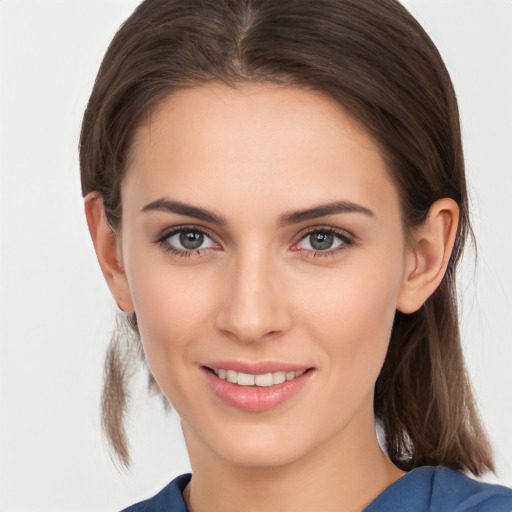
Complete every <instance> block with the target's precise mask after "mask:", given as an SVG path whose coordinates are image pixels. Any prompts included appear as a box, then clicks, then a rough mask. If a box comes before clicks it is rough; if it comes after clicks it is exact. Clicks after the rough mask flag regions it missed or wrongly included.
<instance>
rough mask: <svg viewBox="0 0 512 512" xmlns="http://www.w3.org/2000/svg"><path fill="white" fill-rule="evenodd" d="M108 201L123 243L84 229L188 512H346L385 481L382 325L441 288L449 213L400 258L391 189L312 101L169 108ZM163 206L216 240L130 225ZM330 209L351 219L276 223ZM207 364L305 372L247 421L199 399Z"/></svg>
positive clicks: (282, 97) (187, 95)
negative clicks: (377, 419)
mask: <svg viewBox="0 0 512 512" xmlns="http://www.w3.org/2000/svg"><path fill="white" fill-rule="evenodd" d="M121 192H122V202H123V208H122V219H123V220H122V228H121V232H120V234H119V235H118V236H117V237H114V236H113V234H112V232H111V230H110V229H109V227H108V226H107V225H106V223H105V221H104V217H103V212H102V202H101V198H100V197H98V196H97V195H96V194H91V195H89V196H88V197H87V198H86V212H87V217H88V221H89V227H90V230H91V235H92V238H93V241H94V243H95V247H96V251H97V254H98V259H99V262H100V265H101V267H102V270H103V272H104V275H105V277H106V279H107V282H108V284H109V286H110V288H111V290H112V293H113V295H114V298H115V299H116V301H117V303H118V305H119V307H120V308H121V309H123V310H124V311H128V312H132V311H135V312H136V314H137V319H138V323H139V328H140V331H141V337H142V342H143V346H144V351H145V355H146V358H147V361H148V364H149V367H150V369H151V372H152V373H153V375H154V377H155V379H156V381H157V383H158V384H159V386H160V389H161V390H162V392H163V393H164V394H165V395H166V396H167V398H168V399H169V401H170V402H171V403H172V405H173V407H174V408H175V409H176V410H177V411H178V413H179V415H180V417H181V420H182V426H183V431H184V434H185V439H186V442H187V447H188V450H189V454H190V459H191V464H192V469H193V479H192V481H191V483H190V485H189V486H188V487H187V489H186V492H185V494H184V496H185V499H186V502H187V506H188V507H189V509H190V510H191V511H193V512H203V511H206V510H208V511H210V512H216V511H221V510H222V511H223V512H226V511H227V512H229V511H231V510H233V511H234V510H237V511H238V510H245V511H252V510H254V511H260V510H262V507H265V509H264V510H267V511H269V510H270V511H272V510H276V511H277V510H294V511H298V512H300V511H308V512H310V511H311V510H325V511H331V510H332V511H335V510H336V511H360V510H362V509H363V508H364V507H365V506H366V505H368V504H369V503H370V502H371V501H372V500H373V499H374V498H375V497H376V496H377V495H378V494H379V493H380V492H382V491H383V490H384V489H385V488H386V487H387V486H389V485H390V484H391V483H393V482H394V481H396V480H397V479H398V478H400V476H402V475H403V472H401V471H400V470H398V469H397V468H396V467H395V466H394V465H393V464H391V462H390V461H389V460H388V459H387V458H386V456H385V455H384V454H383V452H382V451H381V449H380V447H379V445H378V443H377V439H376V435H375V427H374V416H373V390H374V385H375V381H376V379H377V376H378V374H379V371H380V369H381V367H382V364H383V361H384V357H385V355H386V350H387V347H388V343H389V337H390V332H391V328H392V324H393V319H394V315H395V311H396V310H397V309H398V310H400V311H402V312H405V313H409V312H412V311H415V310H416V309H417V308H419V307H420V306H421V304H423V302H424V301H425V300H426V298H427V297H428V296H429V295H430V294H431V293H432V292H433V291H434V290H435V288H436V287H437V285H438V284H439V282H440V281H441V279H442V277H443V275H444V272H445V270H446V265H447V263H448V258H449V255H450V253H451V249H452V247H453V242H454V238H455V232H456V226H457V221H458V209H457V205H456V204H455V203H454V202H453V201H451V200H449V199H442V200H441V201H438V202H437V203H435V204H434V205H433V206H432V208H431V210H430V214H429V217H428V219H427V221H426V222H425V225H424V226H421V228H419V229H417V230H415V231H414V233H413V236H412V237H411V240H412V242H411V243H406V236H405V233H404V229H403V223H402V218H401V211H400V198H399V196H398V192H397V189H396V187H395V185H394V184H393V182H392V181H391V179H390V177H389V173H388V171H387V169H386V166H385V163H384V160H383V158H382V155H381V153H380V151H379V150H378V147H377V145H376V144H375V142H374V141H373V139H372V138H371V136H370V135H369V134H368V132H367V131H366V130H365V128H364V127H363V126H362V125H361V124H360V123H359V122H358V121H356V120H355V119H353V118H352V117H350V116H349V115H348V114H347V113H346V112H345V111H344V110H343V109H342V108H341V107H340V106H339V105H338V104H337V103H335V102H334V101H332V100H331V99H329V98H326V97H325V96H323V95H320V94H318V93H313V92H311V91H305V90H302V89H297V88H283V87H276V86H270V85H244V86H241V87H239V88H237V89H234V88H229V87H227V86H225V85H220V84H213V85H208V86H201V87H196V88H191V89H187V90H183V91H180V92H178V93H176V94H174V95H173V96H171V97H170V98H168V100H166V101H165V102H164V103H163V104H162V105H160V107H159V108H158V109H157V110H156V111H155V112H153V113H152V115H151V117H150V119H149V121H148V122H146V123H145V124H143V125H142V126H140V127H139V129H138V131H137V133H136V137H135V140H134V145H133V153H132V158H131V160H130V163H129V167H128V169H127V174H126V176H125V178H124V180H123V183H122V190H121ZM161 199H166V200H173V201H180V202H182V203H187V204H190V205H193V206H196V207H200V208H203V209H205V210H207V211H209V212H212V213H214V214H215V215H217V216H218V217H222V218H223V219H224V223H223V224H222V225H220V224H217V223H215V222H212V221H211V220H204V219H201V220H200V219H198V218H195V217H194V216H191V215H187V214H183V213H181V214H178V213H175V212H170V211H163V210H161V209H150V210H146V211H144V208H145V207H147V205H149V204H151V203H153V202H154V201H157V200H161ZM334 201H345V202H349V203H350V204H355V205H359V206H360V207H363V208H364V209H365V211H350V212H338V213H331V214H325V215H322V216H317V217H315V218H309V219H302V220H298V222H294V223H292V224H286V225H282V224H280V222H279V220H280V218H282V216H283V215H284V214H288V213H290V212H296V211H302V210H305V209H310V208H313V207H316V206H318V205H321V204H325V203H331V202H334ZM366 210H367V211H366ZM369 212H371V213H369ZM180 226H181V227H186V228H187V229H188V230H189V231H194V229H196V230H197V229H200V230H202V231H204V232H206V233H207V234H208V237H206V238H204V244H203V245H202V246H201V248H200V250H199V251H197V250H195V251H194V250H189V249H186V248H185V247H183V246H180V242H179V236H173V237H171V238H169V237H167V238H166V239H165V236H164V235H166V234H167V235H168V232H169V229H170V228H175V227H180ZM326 229H334V230H336V231H337V232H339V234H340V235H341V237H339V235H338V234H336V235H334V238H333V239H332V241H333V246H332V248H328V249H325V250H318V249H315V247H316V246H315V247H314V246H313V245H312V238H311V236H310V235H311V232H313V233H316V234H317V235H318V234H319V232H320V233H325V230H326ZM322 230H323V231H322ZM308 234H309V235H308ZM163 238H164V239H165V240H163ZM313 241H314V240H313ZM169 247H174V248H175V249H178V250H181V251H182V252H183V251H184V252H186V253H187V254H186V255H185V256H184V255H183V254H182V255H180V256H179V255H176V254H174V253H172V252H170V251H169V250H168V249H169ZM219 360H238V361H246V362H258V361H281V362H287V363H293V364H300V365H305V366H306V367H308V368H312V370H311V376H310V377H309V378H308V381H307V383H306V385H305V386H304V388H303V389H302V390H301V391H300V392H299V393H298V394H297V395H295V396H293V397H292V398H291V399H289V400H288V401H286V402H285V403H283V404H281V405H279V406H277V407H275V408H273V409H271V410H268V411H265V412H248V411H243V410H239V409H237V408H234V407H232V406H230V405H227V404H225V403H224V402H222V401H221V400H219V398H218V397H217V396H216V395H215V394H214V393H213V392H212V390H211V389H210V387H209V386H208V384H207V382H206V379H205V377H204V369H203V365H204V364H205V362H206V361H219ZM313 489H314V491H312V490H313Z"/></svg>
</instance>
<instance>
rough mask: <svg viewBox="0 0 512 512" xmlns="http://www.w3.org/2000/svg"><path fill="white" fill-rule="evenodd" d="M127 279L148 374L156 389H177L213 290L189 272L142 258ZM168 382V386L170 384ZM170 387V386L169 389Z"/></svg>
mask: <svg viewBox="0 0 512 512" xmlns="http://www.w3.org/2000/svg"><path fill="white" fill-rule="evenodd" d="M130 269H131V271H130V273H129V276H128V277H129V282H130V289H131V292H132V299H133V303H134V306H135V313H136V315H137V321H138V326H139V331H140V335H141V339H142V344H143V347H144V353H145V356H146V360H147V362H148V365H149V368H150V369H151V372H152V374H153V376H154V377H155V379H156V381H157V382H158V383H159V385H160V387H161V389H162V390H163V391H164V392H167V391H168V389H172V387H173V385H174V386H176V385H178V384H179V383H178V381H179V376H180V372H182V371H184V370H185V369H186V368H187V366H188V365H189V364H190V361H191V358H192V354H193V353H194V350H195V346H196V344H197V343H198V342H199V340H201V339H203V338H204V335H203V334H202V333H204V331H205V330H206V329H207V328H208V325H209V321H210V319H211V310H212V308H213V306H214V303H213V301H214V297H215V293H214V290H212V288H213V285H212V284H211V283H208V282H205V280H204V279H201V280H200V279H198V277H197V272H196V275H195V276H194V274H193V273H191V272H190V269H185V268H184V267H183V268H181V269H180V268H179V267H178V268H176V267H174V268H173V267H172V266H170V265H166V264H162V263H160V264H158V265H157V264H155V262H152V261H150V260H149V259H147V258H144V256H143V255H142V256H141V257H139V258H134V259H132V265H131V267H130ZM171 381H173V382H172V383H171ZM169 384H171V385H169Z"/></svg>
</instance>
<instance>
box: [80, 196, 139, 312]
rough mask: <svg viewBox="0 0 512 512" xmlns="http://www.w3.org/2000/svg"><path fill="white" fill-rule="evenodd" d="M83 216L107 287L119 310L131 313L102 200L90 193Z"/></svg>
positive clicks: (126, 282) (124, 279)
mask: <svg viewBox="0 0 512 512" xmlns="http://www.w3.org/2000/svg"><path fill="white" fill-rule="evenodd" d="M84 206H85V215H86V218H87V225H88V226H89V233H90V235H91V238H92V242H93V244H94V250H95V251H96V257H97V258H98V263H99V264H100V267H101V271H102V273H103V276H104V277H105V280H106V281H107V284H108V287H109V288H110V291H111V293H112V295H113V297H114V300H115V301H116V303H117V305H118V307H119V309H121V310H122V311H124V312H126V313H133V311H134V307H133V302H132V299H131V293H130V287H129V285H128V280H127V278H126V274H125V272H124V268H123V265H122V262H121V251H120V247H119V240H118V238H117V237H116V235H115V233H114V231H113V230H112V228H111V227H110V226H109V224H108V222H107V220H106V218H105V212H104V207H103V198H102V197H101V195H100V194H99V193H97V192H91V193H89V194H87V196H85V199H84Z"/></svg>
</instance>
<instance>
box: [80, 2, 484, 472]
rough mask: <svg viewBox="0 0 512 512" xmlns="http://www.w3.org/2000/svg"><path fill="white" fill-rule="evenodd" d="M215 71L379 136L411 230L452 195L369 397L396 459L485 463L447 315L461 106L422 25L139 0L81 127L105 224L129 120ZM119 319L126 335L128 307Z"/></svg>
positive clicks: (331, 6) (110, 382)
mask: <svg viewBox="0 0 512 512" xmlns="http://www.w3.org/2000/svg"><path fill="white" fill-rule="evenodd" d="M212 81H220V82H224V83H227V84H229V85H231V86H233V87H236V85H237V84H239V83H242V82H252V83H255V82H256V83H274V84H282V85H283V86H299V87H304V88H308V89H312V90H316V91H321V92H322V93H324V94H326V95H328V96H330V97H332V98H334V99H335V100H336V101H338V102H339V103H340V104H341V105H343V107H344V108H345V109H346V110H347V111H348V112H350V113H351V114H352V115H353V116H355V117H356V118H357V119H359V120H360V121H361V122H362V123H363V124H364V125H365V126H366V127H367V129H368V130H369V131H370V132H371V133H372V135H373V137H374V138H375V140H376V141H377V143H378V144H379V145H380V148H381V150H382V153H383V155H384V157H385V158H386V161H387V164H388V169H389V172H390V174H391V176H392V177H393V179H394V180H395V183H396V185H397V187H398V190H399V192H400V196H401V203H402V214H403V221H404V225H405V226H406V229H408V230H410V229H412V228H413V227H414V226H418V225H419V224H421V223H422V222H423V221H424V220H425V218H426V215H427V212H428V210H429V207H430V206H431V205H432V203H434V202H435V201H436V200H437V199H440V198H442V197H449V198H452V199H454V200H455V201H456V202H457V203H458V205H459V207H460V211H461V219H460V224H459V229H458V236H457V241H456V246H455V249H454V251H453V254H452V258H451V260H450V265H449V268H448V271H447V273H446V275H445V277H444V280H443V281H442V283H441V285H440V286H439V288H438V289H437V290H436V291H435V292H434V294H433V295H432V296H431V297H430V298H429V299H428V300H427V302H426V303H425V304H424V305H423V307H422V308H421V309H420V310H418V311H417V312H415V313H412V314H409V315H404V314H401V313H398V312H397V314H396V317H395V321H394V326H393V331H392V335H391V340H390V345H389V350H388V354H387V357H386V360H385V362H384V366H383V368H382V371H381V373H380V375H379V377H378V380H377V383H376V387H375V401H374V408H375V415H376V418H377V419H378V420H379V421H380V422H381V424H382V426H383V429H384V436H385V437H384V439H385V441H384V442H385V447H386V449H387V452H388V454H389V456H390V458H391V460H392V461H393V462H394V463H395V464H396V465H397V466H398V467H400V468H402V469H405V470H408V469H411V468H413V467H416V466H421V465H427V464H432V465H438V464H442V465H446V466H449V467H451V468H454V469H459V470H465V471H470V472H472V473H474V474H475V475H478V474H481V473H482V472H483V471H485V470H487V469H491V470H492V469H493V460H492V455H491V450H490V446H489V443H488V441H487V437H486V435H485V432H484V430H483V428H482V425H481V422H480V420H479V417H478V413H477V410H476V407H475V403H474V399H473V396H472V392H471V387H470V384H469V380H468V377H467V374H466V369H465V365H464V360H463V354H462V349H461V343H460V336H459V326H458V313H457V296H456V289H455V268H456V265H457V263H458V261H459V259H460V256H461V251H462V248H463V245H464V241H465V239H466V237H467V235H468V233H470V232H471V230H470V225H469V218H468V199H467V191H466V182H465V174H464V161H463V154H462V143H461V133H460V126H459V114H458V107H457V101H456V97H455V93H454V90H453V86H452V83H451V80H450V77H449V75H448V72H447V70H446V68H445V66H444V64H443V61H442V59H441V57H440V55H439V53H438V51H437V49H436V47H435V45H434V44H433V42H432V41H431V40H430V38H429V37H428V35H427V34H426V33H425V31H424V30H423V29H422V27H421V26H420V25H419V24H418V23H417V21H416V20H415V19H414V18H413V17H412V16H411V15H410V14H409V13H408V12H407V10H406V9H405V8H404V7H403V6H402V5H401V4H399V3H398V2H397V1H395V0H315V1H312V0H279V1H275V0H187V1H183V0H146V1H144V2H143V3H142V4H141V5H140V6H139V7H138V8H137V9H136V10H135V12H134V13H133V15H132V16H131V17H130V18H129V19H128V20H127V21H126V22H125V23H124V24H123V26H122V27H121V28H120V30H119V31H118V33H117V34H116V36H115V38H114V39H113V41H112V43H111V45H110V47H109V49H108V51H107V53H106V55H105V57H104V60H103V63H102V65H101V68H100V70H99V73H98V76H97V79H96V82H95V84H94V89H93V91H92V94H91V98H90V100H89V104H88V106H87V110H86V112H85V115H84V120H83V125H82V133H81V139H80V166H81V176H82V192H83V194H84V195H86V194H87V193H89V192H91V191H97V192H99V193H100V194H101V195H102V197H103V199H104V205H105V215H106V218H107V220H108V222H109V223H110V225H111V226H112V228H113V230H114V231H115V230H117V229H118V228H119V225H120V222H121V220H122V219H121V196H120V183H121V181H122V179H123V173H124V170H125V167H126V162H127V159H128V157H129V150H130V145H131V141H132V137H133V134H134V130H135V128H136V127H137V126H138V125H139V124H140V123H141V122H142V120H143V119H144V117H145V116H147V115H148V114H149V113H150V112H151V111H152V109H154V108H155V106H156V105H158V104H159V103H160V102H161V101H162V100H163V99H164V98H166V97H167V96H168V95H170V94H172V93H173V92H175V91H177V90H178V89H180V88H184V87H190V86H194V85H198V84H205V83H208V82H212ZM129 323H130V325H131V327H132V330H133V331H134V332H135V333H137V322H136V318H135V315H133V316H132V317H131V318H130V319H129ZM137 334H138V333H137ZM133 343H135V344H139V345H140V339H139V338H138V335H137V336H135V341H134V342H133ZM127 350H128V352H127ZM127 353H129V349H126V347H125V348H123V347H122V345H121V344H120V338H119V336H114V338H113V340H112V343H111V346H110V348H109V353H108V356H107V360H106V366H105V371H106V374H105V384H104V393H103V401H102V406H103V424H104V428H105V430H106V433H107V435H108V438H109V440H110V442H111V443H112V446H113V448H114V450H115V452H116V453H117V454H118V456H119V457H120V459H121V460H122V462H123V463H124V464H125V465H128V463H129V456H128V449H127V440H126V436H125V432H124V423H123V418H124V413H125V410H126V389H125V380H126V377H127V375H128V374H129V370H128V368H129V360H130V358H129V357H128V358H127V357H126V354H127ZM132 353H133V354H139V355H141V350H140V348H138V349H135V350H132Z"/></svg>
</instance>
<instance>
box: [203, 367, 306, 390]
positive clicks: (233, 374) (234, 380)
mask: <svg viewBox="0 0 512 512" xmlns="http://www.w3.org/2000/svg"><path fill="white" fill-rule="evenodd" d="M205 368H206V369H207V370H209V371H210V372H212V373H213V374H215V375H216V376H217V377H218V378H219V379H222V380H226V381H227V382H230V383H231V384H237V385H238V386H257V387H262V388H267V387H270V386H275V385H278V384H282V383H283V382H288V381H291V380H294V379H296V378H298V377H300V376H301V375H302V374H304V373H305V372H306V371H310V370H312V368H308V369H306V370H299V371H277V372H268V373H258V374H251V373H244V372H237V371H236V370H227V369H224V368H208V367H205Z"/></svg>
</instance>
